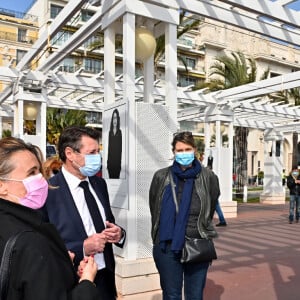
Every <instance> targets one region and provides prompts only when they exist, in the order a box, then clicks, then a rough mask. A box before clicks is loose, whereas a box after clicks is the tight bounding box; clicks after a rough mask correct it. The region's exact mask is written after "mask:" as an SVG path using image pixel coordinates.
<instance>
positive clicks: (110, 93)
mask: <svg viewBox="0 0 300 300" xmlns="http://www.w3.org/2000/svg"><path fill="white" fill-rule="evenodd" d="M115 68H116V67H115V29H114V25H110V26H109V27H107V28H106V29H105V30H104V103H105V105H108V104H111V103H114V102H115V73H116V70H115Z"/></svg>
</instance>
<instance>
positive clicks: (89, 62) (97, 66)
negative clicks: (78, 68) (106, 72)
mask: <svg viewBox="0 0 300 300" xmlns="http://www.w3.org/2000/svg"><path fill="white" fill-rule="evenodd" d="M83 68H84V70H85V71H87V72H91V73H100V71H102V70H103V61H102V60H98V59H92V58H85V59H84V61H83Z"/></svg>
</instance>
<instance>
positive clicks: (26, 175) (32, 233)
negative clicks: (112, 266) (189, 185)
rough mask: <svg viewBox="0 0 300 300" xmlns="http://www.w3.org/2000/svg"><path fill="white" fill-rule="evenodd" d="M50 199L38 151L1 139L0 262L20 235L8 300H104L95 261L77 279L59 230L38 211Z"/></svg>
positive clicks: (88, 260) (89, 260)
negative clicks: (12, 239) (10, 242)
mask: <svg viewBox="0 0 300 300" xmlns="http://www.w3.org/2000/svg"><path fill="white" fill-rule="evenodd" d="M47 194H48V183H47V181H46V180H45V178H44V176H43V171H42V162H41V158H40V155H39V153H38V151H37V147H36V146H33V145H30V144H26V143H25V142H24V141H23V140H21V139H17V138H13V137H10V138H3V139H1V140H0V259H2V256H3V251H4V248H5V245H6V242H7V241H8V240H9V238H10V237H12V236H14V235H15V234H17V233H19V232H22V233H21V235H20V236H19V238H18V239H17V242H16V243H15V245H14V248H13V251H12V259H11V262H10V267H9V276H8V284H7V289H5V294H6V295H5V296H6V297H5V299H7V300H21V299H22V300H32V299H43V300H53V299H61V300H64V299H66V300H67V299H73V300H74V299H76V300H81V299H82V300H83V299H85V300H94V299H95V300H96V299H101V297H100V295H99V293H98V290H97V289H96V288H95V286H94V284H93V280H94V277H95V275H96V272H97V266H96V263H95V262H94V260H93V258H92V257H89V258H85V260H84V261H83V262H82V263H81V264H80V269H79V271H78V272H77V274H76V272H75V270H74V267H73V264H72V261H71V259H70V256H69V254H68V251H67V249H66V247H65V245H64V243H63V241H62V240H61V238H60V236H59V234H58V233H57V231H56V229H55V227H54V226H53V225H52V224H50V223H44V222H43V221H42V217H41V214H40V212H39V211H37V209H39V208H41V207H42V206H43V205H44V203H45V201H46V198H47ZM0 293H3V289H2V290H1V291H0ZM0 296H3V295H2V294H0ZM0 298H1V297H0ZM1 299H4V298H1Z"/></svg>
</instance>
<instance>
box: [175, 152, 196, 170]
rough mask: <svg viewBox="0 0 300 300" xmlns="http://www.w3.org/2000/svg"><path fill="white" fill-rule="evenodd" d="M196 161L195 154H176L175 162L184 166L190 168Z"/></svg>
mask: <svg viewBox="0 0 300 300" xmlns="http://www.w3.org/2000/svg"><path fill="white" fill-rule="evenodd" d="M194 159H195V153H194V152H178V153H176V154H175V160H176V161H177V162H178V163H179V164H180V165H182V166H185V167H186V166H189V165H190V164H191V163H192V162H193V160H194Z"/></svg>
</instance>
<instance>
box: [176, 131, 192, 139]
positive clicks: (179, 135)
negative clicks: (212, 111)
mask: <svg viewBox="0 0 300 300" xmlns="http://www.w3.org/2000/svg"><path fill="white" fill-rule="evenodd" d="M192 136H193V133H192V132H191V131H181V132H175V133H173V137H174V138H183V137H192Z"/></svg>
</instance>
